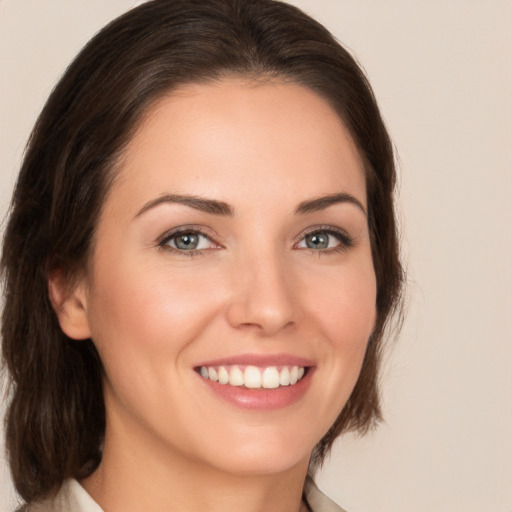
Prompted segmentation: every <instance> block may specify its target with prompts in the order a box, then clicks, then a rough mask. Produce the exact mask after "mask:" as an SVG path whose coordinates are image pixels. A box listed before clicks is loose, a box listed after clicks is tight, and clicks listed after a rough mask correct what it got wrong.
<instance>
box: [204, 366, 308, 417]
mask: <svg viewBox="0 0 512 512" xmlns="http://www.w3.org/2000/svg"><path fill="white" fill-rule="evenodd" d="M313 373H314V368H308V371H307V372H306V374H305V375H304V377H302V379H301V380H300V381H299V382H297V383H296V384H294V385H293V386H281V387H278V388H275V389H265V388H260V389H249V388H246V387H243V386H230V385H229V384H219V383H218V382H215V381H212V380H209V379H205V378H204V377H201V376H200V375H198V377H199V378H200V379H201V380H202V381H203V382H204V383H205V385H207V386H208V388H209V389H210V390H211V391H213V392H214V393H215V394H216V395H217V396H219V397H221V398H222V399H224V400H226V401H227V402H229V403H231V404H232V405H235V406H236V407H239V408H241V409H251V410H258V411H270V410H275V409H283V408H284V407H288V406H289V405H292V404H294V403H296V402H298V401H299V400H300V399H301V398H302V397H303V396H304V395H305V393H306V391H307V390H308V387H309V384H310V382H311V378H312V375H313Z"/></svg>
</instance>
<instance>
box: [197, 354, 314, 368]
mask: <svg viewBox="0 0 512 512" xmlns="http://www.w3.org/2000/svg"><path fill="white" fill-rule="evenodd" d="M230 365H247V366H249V365H250V366H259V367H266V366H303V367H310V366H315V363H314V362H313V361H311V360H310V359H306V358H304V357H299V356H295V355H292V354H238V355H235V356H229V357H223V358H219V359H214V360H209V361H203V362H201V363H199V364H198V365H196V366H199V367H200V366H230Z"/></svg>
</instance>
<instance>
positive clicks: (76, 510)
mask: <svg viewBox="0 0 512 512" xmlns="http://www.w3.org/2000/svg"><path fill="white" fill-rule="evenodd" d="M17 512H103V510H102V509H101V508H100V506H99V505H98V504H97V503H96V502H95V501H94V500H93V499H92V498H91V497H90V496H89V494H87V492H86V491H85V489H84V488H83V487H82V486H81V485H80V484H79V483H78V482H77V481H76V480H74V479H71V480H66V481H65V482H64V483H63V484H62V487H61V488H60V489H59V491H58V492H57V493H56V494H55V495H53V496H51V497H49V498H47V499H45V500H42V501H37V502H34V503H31V504H30V505H25V506H24V507H22V508H20V509H18V511H17Z"/></svg>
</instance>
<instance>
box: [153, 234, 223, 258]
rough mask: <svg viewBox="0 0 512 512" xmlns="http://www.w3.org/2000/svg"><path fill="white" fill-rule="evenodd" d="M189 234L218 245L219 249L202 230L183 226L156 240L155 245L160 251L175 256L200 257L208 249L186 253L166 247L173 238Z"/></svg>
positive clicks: (191, 250)
mask: <svg viewBox="0 0 512 512" xmlns="http://www.w3.org/2000/svg"><path fill="white" fill-rule="evenodd" d="M189 234H193V235H200V236H204V237H205V238H207V239H208V240H210V242H211V243H213V244H215V245H218V246H219V248H220V247H221V246H220V245H219V244H216V242H214V241H213V239H212V236H211V235H210V234H208V233H206V232H205V231H203V229H201V228H200V227H197V226H185V227H180V228H178V229H176V230H173V231H170V232H167V233H165V234H164V235H163V236H162V237H161V238H160V239H159V240H158V244H157V245H158V247H159V248H160V249H163V250H164V251H169V252H173V253H175V254H180V255H183V256H189V257H194V256H201V255H202V254H203V252H204V251H205V250H208V249H190V250H188V251H187V250H182V249H177V248H175V247H171V246H170V245H168V244H169V242H170V241H171V240H172V239H173V238H177V237H178V236H180V235H189Z"/></svg>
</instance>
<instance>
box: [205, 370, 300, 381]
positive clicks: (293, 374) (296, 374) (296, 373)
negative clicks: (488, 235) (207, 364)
mask: <svg viewBox="0 0 512 512" xmlns="http://www.w3.org/2000/svg"><path fill="white" fill-rule="evenodd" d="M208 371H209V370H208ZM298 378H299V368H298V367H297V366H294V367H293V368H292V371H291V372H290V386H293V385H294V384H296V383H297V379H298Z"/></svg>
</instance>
